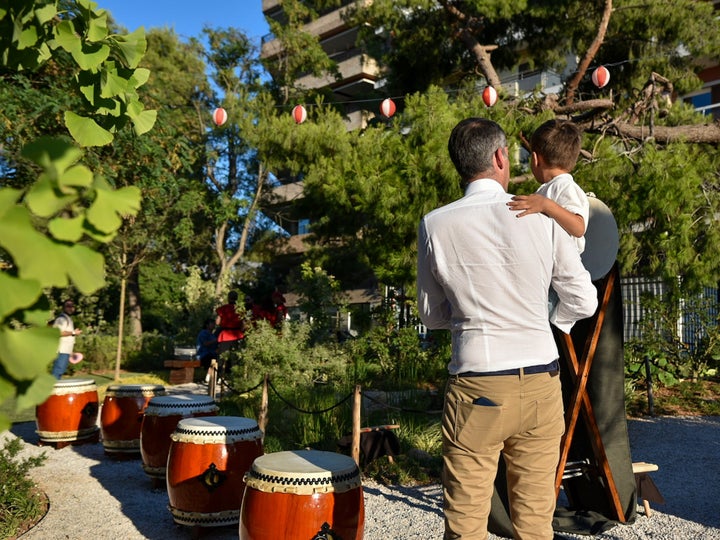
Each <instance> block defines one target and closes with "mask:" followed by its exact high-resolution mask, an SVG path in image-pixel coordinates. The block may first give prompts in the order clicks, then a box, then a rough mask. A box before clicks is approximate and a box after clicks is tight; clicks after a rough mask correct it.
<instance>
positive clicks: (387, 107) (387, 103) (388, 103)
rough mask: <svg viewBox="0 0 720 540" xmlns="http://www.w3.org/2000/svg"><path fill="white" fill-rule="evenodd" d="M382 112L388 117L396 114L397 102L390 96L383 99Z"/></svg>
mask: <svg viewBox="0 0 720 540" xmlns="http://www.w3.org/2000/svg"><path fill="white" fill-rule="evenodd" d="M380 112H381V113H382V115H383V116H385V117H386V118H390V117H391V116H392V115H393V114H395V102H394V101H393V100H392V99H390V98H387V99H383V101H382V103H381V104H380Z"/></svg>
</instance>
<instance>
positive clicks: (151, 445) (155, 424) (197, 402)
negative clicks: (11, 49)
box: [140, 394, 218, 481]
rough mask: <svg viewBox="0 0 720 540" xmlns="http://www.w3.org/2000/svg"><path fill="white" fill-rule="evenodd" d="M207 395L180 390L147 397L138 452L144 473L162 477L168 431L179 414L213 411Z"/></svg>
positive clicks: (177, 419)
mask: <svg viewBox="0 0 720 540" xmlns="http://www.w3.org/2000/svg"><path fill="white" fill-rule="evenodd" d="M217 412H218V407H217V405H216V404H215V400H214V399H212V398H211V397H210V396H200V395H195V394H182V395H175V396H157V397H154V398H150V401H149V402H148V405H147V408H146V409H145V413H144V414H143V421H142V425H141V427H140V456H141V457H142V465H143V469H144V470H145V473H146V474H147V475H148V476H149V477H150V478H151V479H156V480H163V481H165V470H166V468H167V458H168V453H169V452H170V443H171V440H170V435H172V433H173V431H175V428H176V427H177V425H178V422H180V420H182V419H183V418H194V417H200V416H215V415H217Z"/></svg>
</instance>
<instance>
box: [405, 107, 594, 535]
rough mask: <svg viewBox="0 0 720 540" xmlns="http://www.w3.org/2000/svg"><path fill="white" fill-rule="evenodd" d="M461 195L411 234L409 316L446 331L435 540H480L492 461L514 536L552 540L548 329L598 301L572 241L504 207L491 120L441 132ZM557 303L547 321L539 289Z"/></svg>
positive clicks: (553, 369) (504, 168) (552, 226)
mask: <svg viewBox="0 0 720 540" xmlns="http://www.w3.org/2000/svg"><path fill="white" fill-rule="evenodd" d="M448 149H449V152H450V157H451V159H452V161H453V163H454V165H455V168H456V169H457V171H458V173H459V174H460V177H461V178H462V180H463V182H464V184H465V185H466V191H465V196H464V197H463V198H461V199H459V200H458V201H455V202H453V203H451V204H448V205H447V206H443V207H441V208H438V209H437V210H434V211H433V212H430V213H429V214H428V215H426V216H425V217H424V218H423V219H422V221H421V223H420V228H419V235H418V278H417V279H418V309H419V311H420V318H421V319H422V321H423V323H424V324H425V325H426V326H427V327H428V328H431V329H433V328H442V329H449V330H450V331H451V333H452V358H451V360H450V363H449V364H448V371H449V373H450V379H449V381H448V384H447V388H446V394H445V406H444V412H443V426H442V431H443V460H444V471H443V492H444V499H445V501H444V512H445V539H451V538H464V539H468V538H472V539H473V540H477V539H485V538H487V534H488V532H487V521H488V515H489V513H490V501H491V497H492V493H493V482H494V480H495V476H496V471H497V466H498V459H499V456H500V453H501V452H502V454H503V457H504V458H505V462H506V465H507V482H508V493H509V499H510V510H511V519H512V523H513V530H514V534H515V537H516V538H518V539H522V540H528V539H538V540H539V539H543V540H546V539H551V538H552V537H553V530H552V516H553V512H554V509H555V490H554V478H555V469H556V467H557V463H558V460H559V454H560V439H561V437H562V434H563V432H564V429H565V424H564V419H563V405H562V394H561V390H560V377H558V369H559V368H558V351H557V347H556V345H555V341H554V339H553V335H552V331H551V328H550V322H552V323H553V324H555V325H556V326H557V327H558V328H560V329H561V330H563V331H565V332H568V331H569V330H570V328H571V326H572V325H573V323H574V322H575V321H576V320H578V319H582V318H585V317H589V316H591V315H592V314H593V313H594V312H595V309H596V308H597V297H596V291H595V287H594V286H593V284H592V282H591V280H590V275H589V274H588V272H587V271H586V270H585V268H583V265H582V263H581V261H580V255H579V254H578V251H577V249H576V247H575V245H574V243H573V240H572V238H571V237H570V236H569V235H568V234H567V233H566V232H565V231H564V230H563V229H562V228H561V227H560V226H559V225H558V224H557V223H556V222H554V221H553V220H551V219H549V218H547V217H546V216H544V215H542V214H539V213H538V214H533V215H529V216H526V217H524V218H523V219H516V218H515V214H514V213H512V212H508V211H507V202H508V201H510V195H509V194H507V188H508V183H509V180H510V162H509V158H508V148H507V140H506V136H505V133H504V132H503V130H502V128H500V126H499V125H497V124H496V123H495V122H491V121H489V120H485V119H482V118H469V119H467V120H464V121H462V122H460V123H459V124H458V125H457V126H456V127H455V128H454V129H453V131H452V134H451V136H450V140H449V143H448ZM551 285H552V286H553V288H554V289H555V290H556V291H557V293H558V296H559V303H558V304H557V306H556V308H555V309H554V310H553V312H552V313H551V315H550V321H548V311H547V306H548V290H549V288H550V286H551Z"/></svg>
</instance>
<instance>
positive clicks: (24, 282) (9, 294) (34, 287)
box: [0, 272, 42, 320]
mask: <svg viewBox="0 0 720 540" xmlns="http://www.w3.org/2000/svg"><path fill="white" fill-rule="evenodd" d="M0 291H3V293H2V294H0V320H2V319H5V318H6V317H7V316H8V315H11V314H13V313H15V312H16V311H17V310H18V309H24V308H27V307H30V306H32V305H33V304H34V303H35V302H36V301H37V299H38V298H40V295H41V294H42V287H41V286H40V283H39V282H37V281H35V280H28V279H20V278H16V277H13V276H10V275H8V274H7V273H5V272H0Z"/></svg>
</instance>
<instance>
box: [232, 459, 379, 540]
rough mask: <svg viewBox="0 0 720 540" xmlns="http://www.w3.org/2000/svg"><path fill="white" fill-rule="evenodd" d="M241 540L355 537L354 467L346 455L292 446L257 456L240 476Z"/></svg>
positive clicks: (358, 524) (361, 520) (359, 515)
mask: <svg viewBox="0 0 720 540" xmlns="http://www.w3.org/2000/svg"><path fill="white" fill-rule="evenodd" d="M245 484H246V487H245V495H244V497H243V503H242V509H241V510H240V539H241V540H277V539H278V538H283V539H284V540H309V539H311V538H342V540H361V539H362V537H363V529H364V526H365V505H364V502H363V492H362V483H361V481H360V470H359V469H358V467H357V465H356V464H355V461H353V459H352V458H350V457H348V456H344V455H342V454H336V453H333V452H320V451H315V450H297V451H289V452H275V453H272V454H266V455H264V456H260V457H259V458H257V459H256V460H255V461H254V462H253V464H252V467H250V470H249V471H248V473H247V475H245Z"/></svg>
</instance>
